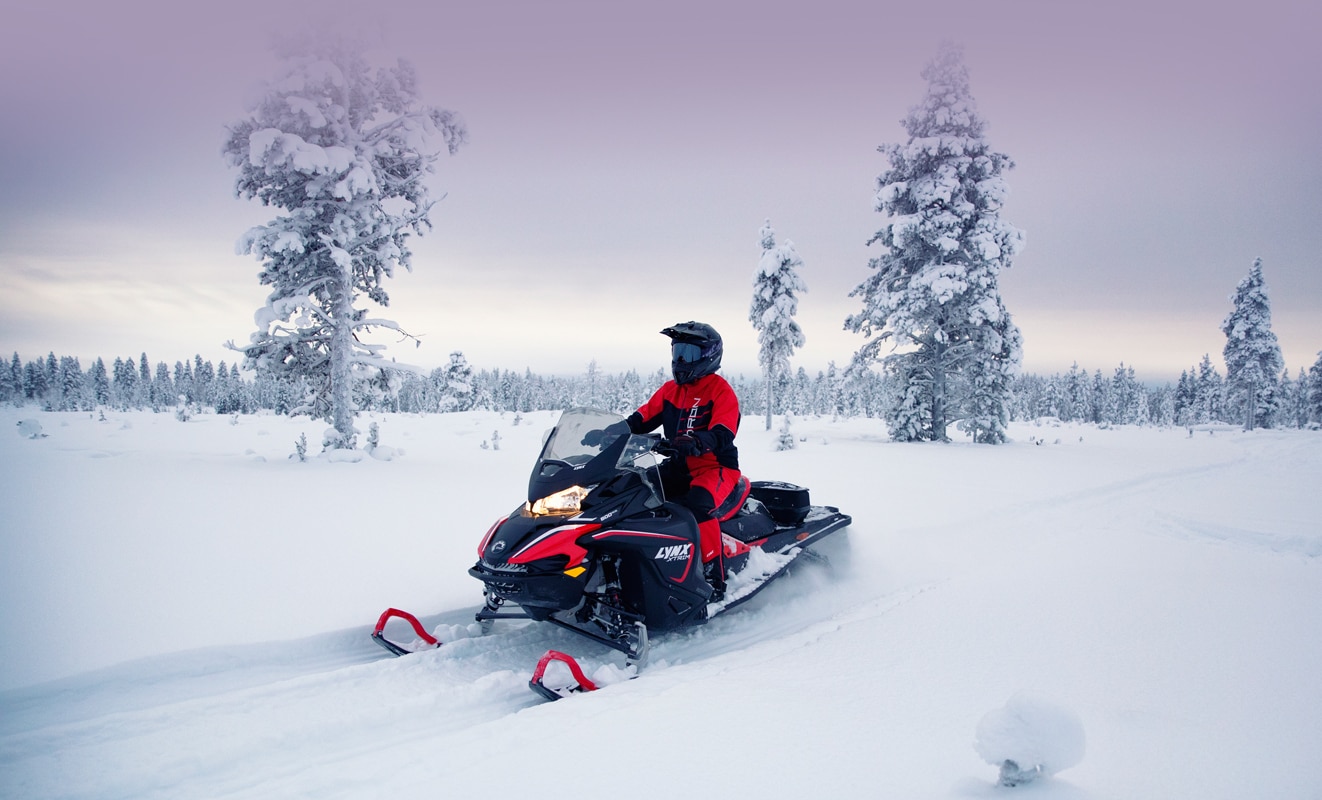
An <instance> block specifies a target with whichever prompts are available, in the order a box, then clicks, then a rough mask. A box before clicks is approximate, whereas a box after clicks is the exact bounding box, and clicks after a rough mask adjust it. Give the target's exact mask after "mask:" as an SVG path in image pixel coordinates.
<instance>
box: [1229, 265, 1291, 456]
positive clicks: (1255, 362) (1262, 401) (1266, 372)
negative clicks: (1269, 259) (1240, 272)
mask: <svg viewBox="0 0 1322 800" xmlns="http://www.w3.org/2000/svg"><path fill="white" fill-rule="evenodd" d="M1230 300H1231V302H1232V303H1234V304H1235V308H1234V310H1233V311H1231V312H1230V314H1228V315H1227V316H1226V318H1225V320H1224V321H1223V322H1222V323H1221V332H1222V333H1224V334H1225V335H1226V346H1225V349H1224V350H1223V351H1222V354H1223V355H1224V356H1225V359H1226V383H1227V384H1228V385H1229V386H1230V387H1231V388H1232V389H1233V390H1235V391H1236V392H1237V393H1238V395H1239V398H1240V402H1241V403H1243V413H1244V416H1243V420H1244V429H1245V430H1250V431H1251V430H1253V428H1254V427H1258V426H1266V427H1270V426H1271V422H1272V417H1273V414H1274V412H1275V403H1276V387H1277V381H1278V380H1279V378H1280V375H1281V370H1283V369H1284V368H1285V359H1284V358H1283V357H1282V356H1281V346H1280V345H1279V344H1277V342H1276V334H1275V333H1273V332H1272V312H1271V300H1270V299H1268V297H1267V285H1266V283H1265V282H1264V281H1263V278H1262V259H1260V258H1258V259H1254V261H1253V266H1252V267H1250V268H1249V274H1248V275H1246V276H1245V277H1244V279H1243V280H1241V281H1240V282H1239V285H1238V286H1237V287H1235V293H1234V294H1233V295H1232V296H1231V298H1230Z"/></svg>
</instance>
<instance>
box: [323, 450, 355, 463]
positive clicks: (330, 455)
mask: <svg viewBox="0 0 1322 800" xmlns="http://www.w3.org/2000/svg"><path fill="white" fill-rule="evenodd" d="M321 457H322V458H324V459H326V460H327V461H329V462H331V463H332V464H357V463H358V462H359V461H362V460H363V451H362V450H327V451H326V452H324V453H322V454H321Z"/></svg>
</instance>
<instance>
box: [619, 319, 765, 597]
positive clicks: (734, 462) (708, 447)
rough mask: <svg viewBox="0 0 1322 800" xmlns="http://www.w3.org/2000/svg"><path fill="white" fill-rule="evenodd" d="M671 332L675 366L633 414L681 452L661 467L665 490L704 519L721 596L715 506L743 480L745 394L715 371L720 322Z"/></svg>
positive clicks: (703, 542)
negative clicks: (738, 441)
mask: <svg viewBox="0 0 1322 800" xmlns="http://www.w3.org/2000/svg"><path fill="white" fill-rule="evenodd" d="M661 333H662V334H663V335H665V336H668V337H670V340H671V345H670V369H671V374H672V375H673V376H674V380H670V381H666V382H665V383H664V384H663V385H662V386H661V388H659V389H657V390H656V393H655V394H653V395H652V397H651V399H649V400H648V401H647V402H646V403H644V404H643V405H642V407H641V408H639V409H638V410H637V411H635V412H634V413H633V414H630V415H629V418H628V419H627V420H626V423H627V424H628V426H629V431H630V432H632V433H650V432H651V431H654V430H656V428H657V427H658V426H660V427H661V429H662V431H663V435H664V436H665V438H666V439H668V440H669V441H670V443H671V444H672V445H673V446H674V447H675V450H676V451H677V455H678V457H677V458H671V459H669V460H667V461H666V462H665V464H664V465H663V466H662V468H661V473H662V474H661V479H662V484H663V486H664V487H665V492H666V497H669V498H672V499H673V500H675V502H677V503H679V504H681V505H683V506H685V507H686V508H688V509H689V510H690V511H692V512H693V516H694V517H696V518H697V520H698V546H699V548H700V550H701V552H702V562H703V569H704V572H705V574H706V577H707V582H708V583H710V584H711V585H712V588H713V589H714V590H715V592H716V599H720V597H721V596H722V595H724V593H725V562H724V557H723V547H722V544H721V526H720V522H718V521H717V520H716V518H715V517H714V516H713V514H712V512H713V511H714V510H715V509H716V508H717V507H718V506H720V505H721V503H723V502H724V501H725V499H726V498H727V497H728V496H729V495H730V492H731V491H732V490H733V489H734V488H735V485H736V484H737V483H738V482H739V474H740V473H739V450H738V448H736V447H735V445H734V437H735V434H736V433H738V432H739V399H738V398H737V397H736V396H735V393H734V389H732V388H731V387H730V384H729V383H727V382H726V380H725V378H722V377H721V376H720V375H717V374H716V370H718V369H720V366H721V355H722V352H723V347H722V344H721V335H720V334H719V333H717V332H716V329H715V328H713V327H712V326H710V325H707V324H705V323H702V322H681V323H679V324H676V325H672V326H671V327H669V328H666V329H665V330H663V331H661Z"/></svg>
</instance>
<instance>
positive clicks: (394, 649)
mask: <svg viewBox="0 0 1322 800" xmlns="http://www.w3.org/2000/svg"><path fill="white" fill-rule="evenodd" d="M391 617H399V618H400V619H402V620H404V621H405V622H407V623H408V624H409V625H411V626H413V632H414V633H416V634H418V638H419V639H421V640H422V641H424V642H426V643H427V644H429V645H431V646H432V647H440V646H441V643H440V642H439V641H437V640H436V637H435V636H432V635H431V634H430V633H427V630H426V629H425V628H423V627H422V623H421V622H418V618H417V617H415V616H413V615H412V614H410V613H409V612H407V611H400V610H399V609H398V608H387V609H386V610H385V612H383V613H382V614H381V618H380V619H378V620H377V621H376V628H375V629H374V630H373V631H372V639H373V641H375V642H376V643H377V644H379V645H381V646H382V647H384V648H385V649H387V650H389V651H390V652H391V653H392V654H394V655H397V656H406V655H408V654H409V653H412V652H414V651H413V650H409V649H408V648H406V647H403V646H402V645H398V644H395V643H394V642H392V641H390V640H389V639H387V638H386V637H385V634H384V633H382V631H384V630H385V628H386V623H387V622H389V621H390V618H391Z"/></svg>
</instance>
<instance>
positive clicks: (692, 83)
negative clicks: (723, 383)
mask: <svg viewBox="0 0 1322 800" xmlns="http://www.w3.org/2000/svg"><path fill="white" fill-rule="evenodd" d="M310 27H311V28H316V29H318V30H323V31H329V32H331V33H352V34H354V35H356V36H358V37H360V38H363V39H365V40H366V41H367V42H368V43H369V44H370V45H371V46H372V47H373V48H375V50H376V51H377V52H379V53H382V54H390V55H392V56H394V55H397V56H402V57H405V58H407V59H409V60H411V61H412V62H414V64H415V65H416V66H417V67H418V70H419V73H420V78H421V82H422V92H423V94H424V97H425V99H426V100H427V101H428V102H429V103H432V104H434V105H438V106H442V107H446V108H451V109H454V110H456V111H458V112H460V113H461V114H462V115H463V117H464V119H465V120H466V122H467V124H468V127H469V130H470V134H471V143H470V144H469V145H468V146H467V147H465V148H463V149H461V150H460V152H459V153H458V154H457V155H455V156H453V157H447V158H444V159H442V161H441V162H440V163H439V165H438V170H437V174H436V176H435V178H434V180H433V190H434V194H435V195H436V196H439V195H442V194H444V195H445V199H444V200H443V201H441V202H440V203H439V204H438V205H437V206H436V208H435V210H434V212H433V216H432V220H433V222H434V223H435V231H434V232H433V233H432V234H430V235H429V236H427V237H425V238H423V239H421V240H417V241H415V243H414V252H415V256H414V271H413V272H412V273H411V274H402V275H400V276H398V277H397V278H396V279H395V280H394V281H393V282H392V283H391V284H390V286H389V289H390V291H391V294H392V297H393V299H394V302H393V303H392V305H391V307H390V309H389V311H388V312H386V316H389V317H390V318H393V319H395V320H396V321H398V322H399V323H400V324H401V325H402V326H403V327H404V328H406V329H408V330H409V331H411V332H415V333H418V334H421V335H422V336H423V341H424V345H423V346H422V347H421V348H419V349H414V348H413V347H412V346H411V345H400V346H399V347H398V348H392V350H391V351H390V352H391V353H392V354H394V355H395V356H396V357H397V358H398V359H399V360H401V361H407V362H409V363H414V364H418V365H421V366H428V367H430V366H436V365H439V364H441V363H444V362H445V361H446V360H447V355H448V353H449V352H450V351H452V350H462V351H463V352H464V353H465V354H466V355H467V357H468V359H469V361H470V362H471V363H473V364H474V365H475V366H477V367H501V368H509V369H517V370H522V369H524V368H525V367H530V368H532V369H533V370H534V371H539V372H577V371H580V370H582V369H584V368H585V367H586V365H587V363H588V362H589V361H591V360H593V359H595V360H596V361H597V362H598V364H599V366H601V367H602V368H604V369H607V370H609V371H617V370H622V369H628V368H638V369H640V370H646V371H650V370H654V369H656V368H657V367H659V366H662V365H663V364H664V363H665V362H666V358H667V353H666V349H665V344H666V342H665V340H664V339H663V338H662V337H660V336H659V335H658V334H657V331H659V330H660V329H661V328H662V327H664V326H665V325H668V324H671V323H674V322H677V321H681V320H687V319H699V320H705V321H708V322H711V323H712V324H714V325H715V326H716V327H717V328H718V329H720V330H721V331H722V333H723V334H724V335H725V338H726V340H727V360H726V364H727V371H734V372H746V373H748V374H750V375H751V374H753V373H755V372H756V341H755V337H754V333H753V331H752V329H751V327H750V326H749V325H748V322H747V308H748V302H749V299H750V291H751V287H750V279H751V275H752V272H753V268H754V267H755V265H756V263H757V259H758V256H759V254H760V246H759V240H758V229H759V228H760V226H761V224H762V222H763V220H764V219H767V218H769V219H770V220H771V221H772V224H773V226H774V227H775V229H776V232H777V234H778V237H779V238H780V239H781V240H785V239H789V240H791V241H793V242H794V244H795V246H796V247H797V248H798V250H799V252H800V254H801V255H802V257H803V259H804V261H805V269H804V278H805V280H806V282H807V283H808V286H809V292H808V294H807V295H805V296H804V297H803V298H802V301H801V303H800V311H799V316H798V319H799V322H800V324H801V325H802V326H803V327H804V329H805V332H806V334H807V337H808V344H807V346H806V347H804V348H803V349H802V350H801V351H800V352H799V354H798V355H797V356H796V359H795V361H796V363H797V364H799V365H802V366H805V367H806V368H808V369H809V370H810V371H816V370H818V369H824V368H825V367H826V365H827V364H828V362H830V361H835V362H836V363H837V364H844V363H845V362H847V361H848V360H849V358H850V356H851V355H852V353H853V352H854V351H855V350H856V349H857V348H858V346H859V345H860V344H861V343H862V342H861V339H860V337H858V336H856V335H854V334H849V333H846V332H844V331H843V330H842V326H843V321H844V318H845V317H846V316H847V315H848V314H851V313H854V312H856V311H858V310H859V303H858V301H857V300H856V299H851V298H849V297H848V293H849V291H850V290H851V289H852V288H853V287H854V286H856V285H858V284H859V283H860V282H861V281H862V280H863V279H864V278H865V277H866V276H867V272H868V268H867V263H868V259H869V258H870V257H872V256H873V255H875V252H874V251H873V250H872V249H870V248H868V247H867V246H866V242H867V240H868V238H870V236H871V235H872V234H873V233H874V232H875V231H876V229H877V228H878V227H880V225H881V224H882V221H883V218H882V216H881V215H880V214H878V213H877V212H876V211H874V210H873V205H872V202H873V201H872V197H873V193H874V190H875V186H874V182H875V179H876V176H877V175H878V174H879V173H881V172H882V171H883V170H884V169H885V168H886V163H885V160H884V158H883V157H882V156H881V154H880V153H878V152H877V146H878V145H881V144H883V143H888V142H895V141H903V140H904V136H905V134H904V131H903V129H902V128H901V126H900V120H901V119H902V118H903V117H904V116H905V115H906V113H907V112H908V110H909V108H910V107H911V106H913V105H915V104H917V103H918V102H919V101H920V100H921V98H922V95H923V91H924V88H925V85H924V82H923V81H922V78H921V77H920V75H919V72H920V70H921V69H922V67H923V65H924V64H925V63H926V62H927V61H928V60H929V59H930V58H931V57H932V56H933V55H934V54H935V53H936V50H937V47H938V44H939V43H940V42H941V41H942V40H944V39H950V40H953V41H955V42H957V43H960V44H962V45H963V47H964V49H965V56H966V62H967V64H968V67H969V70H970V74H971V79H972V89H973V94H974V97H975V98H976V100H977V103H978V108H979V111H980V112H981V114H982V116H983V117H984V118H985V119H986V120H987V122H988V123H989V129H988V138H989V140H990V142H991V144H992V146H993V147H995V148H996V149H997V150H1000V151H1002V152H1004V153H1007V154H1008V155H1010V156H1011V157H1012V158H1013V159H1014V160H1015V161H1016V162H1017V167H1016V168H1015V169H1014V170H1013V171H1011V172H1010V173H1009V174H1008V176H1007V180H1008V183H1009V186H1010V191H1011V197H1010V200H1009V203H1008V205H1007V207H1006V209H1005V211H1004V216H1005V218H1006V219H1008V220H1009V221H1010V222H1011V223H1012V224H1014V225H1016V226H1017V227H1019V228H1021V229H1023V230H1024V231H1025V233H1026V235H1027V247H1026V249H1025V250H1024V252H1023V253H1022V254H1021V255H1020V256H1019V257H1018V258H1017V259H1016V261H1015V263H1014V266H1013V268H1012V269H1010V270H1009V271H1007V272H1006V273H1004V274H1003V276H1002V280H1001V290H1002V294H1003V296H1004V299H1005V303H1006V306H1007V307H1008V308H1009V310H1010V311H1011V313H1012V314H1013V315H1014V317H1015V320H1016V322H1018V324H1019V325H1020V327H1021V328H1022V329H1023V332H1024V338H1025V368H1026V369H1027V370H1029V371H1032V372H1038V373H1050V372H1054V371H1057V370H1064V369H1067V368H1068V367H1069V365H1070V363H1071V362H1074V361H1077V362H1078V363H1079V364H1080V365H1081V366H1083V367H1085V368H1087V369H1090V370H1092V369H1101V370H1102V371H1103V372H1105V373H1107V374H1109V373H1110V371H1111V370H1113V369H1114V367H1115V366H1116V365H1117V364H1119V363H1120V362H1124V363H1126V364H1130V365H1133V366H1135V367H1136V368H1137V370H1138V372H1139V376H1140V378H1146V379H1150V380H1166V379H1170V378H1174V377H1176V376H1178V374H1179V371H1180V370H1181V369H1184V368H1187V367H1191V366H1193V365H1194V364H1195V363H1196V362H1197V361H1198V360H1200V359H1201V357H1202V355H1203V354H1204V353H1211V354H1212V356H1213V358H1214V361H1215V362H1216V363H1218V365H1219V364H1220V351H1221V347H1222V345H1223V344H1224V337H1223V336H1222V334H1221V333H1220V330H1219V328H1218V326H1219V323H1220V321H1221V320H1222V319H1223V318H1224V316H1225V315H1226V314H1227V313H1228V312H1229V310H1230V304H1229V301H1228V297H1229V295H1230V294H1231V292H1232V291H1233V290H1234V287H1235V284H1236V283H1237V282H1238V281H1239V280H1240V279H1241V278H1242V277H1243V276H1244V275H1245V274H1246V273H1247V272H1248V270H1249V267H1250V265H1251V264H1252V262H1253V259H1254V258H1257V257H1261V258H1262V259H1263V262H1264V271H1265V275H1266V279H1267V282H1268V286H1269V288H1270V291H1271V295H1272V300H1273V313H1274V328H1275V331H1276V333H1277V335H1278V336H1279V337H1280V339H1281V342H1282V346H1283V349H1284V352H1285V357H1286V362H1287V364H1288V366H1289V367H1290V369H1291V371H1292V374H1293V373H1294V372H1296V371H1297V370H1298V369H1299V368H1300V367H1306V366H1308V365H1310V364H1312V363H1313V361H1314V360H1315V359H1316V357H1317V353H1318V351H1319V350H1322V155H1319V152H1318V149H1317V148H1318V144H1319V142H1322V80H1319V78H1320V77H1322V48H1319V47H1318V46H1317V43H1316V41H1315V39H1316V36H1317V34H1318V32H1319V31H1322V4H1318V3H1316V2H1313V1H1312V0H1259V1H1256V2H1233V3H1232V2H1225V0H1203V1H1202V2H1192V1H1191V0H1181V1H1180V2H1171V1H1170V0H1155V2H1130V0H1121V1H1120V2H1097V3H1092V4H1084V3H1063V2H1050V1H1048V0H973V1H972V2H934V3H927V2H906V3H891V2H870V3H863V2H857V0H850V1H849V2H838V1H837V0H819V1H817V2H793V3H786V2H779V1H778V0H762V2H751V1H749V0H739V1H737V2H721V0H708V1H707V2H694V1H693V0H671V1H669V2H660V3H649V4H643V3H629V2H621V0H602V1H601V2H596V1H595V0H568V1H567V2H557V3H549V2H527V1H526V0H521V1H520V2H509V1H508V0H491V2H476V0H473V1H472V2H468V3H464V4H457V3H452V2H448V1H447V0H386V2H380V3H370V4H368V3H354V2H347V1H346V0H322V1H321V2H316V3H303V2H290V1H289V0H265V1H264V2H256V1H255V0H231V1H230V2H227V3H225V4H223V5H216V4H206V5H204V4H193V3H178V2H168V3H167V2H160V1H158V0H127V2H123V3H116V4H109V3H92V2H89V1H88V0H50V1H49V2H46V3H42V4H38V3H22V4H18V3H8V4H6V5H5V6H4V7H3V10H2V11H0V114H3V125H0V350H2V351H4V352H9V351H15V350H16V351H18V352H19V354H20V356H21V357H23V358H25V359H27V358H33V357H37V356H41V355H43V354H45V353H46V352H47V351H51V350H54V351H55V352H56V353H57V354H69V355H77V356H79V357H80V358H83V359H84V363H85V364H86V360H88V359H90V358H93V357H95V356H98V355H100V356H104V357H106V358H107V359H110V358H113V357H114V356H136V355H137V354H138V353H140V352H143V351H144V350H145V351H146V352H147V353H148V356H149V358H150V359H151V360H152V361H153V362H155V361H160V360H164V361H169V362H171V363H172V362H173V361H174V360H176V359H181V358H186V357H189V356H191V355H192V354H194V353H201V354H202V355H203V357H204V358H208V359H212V360H215V361H219V360H222V359H223V360H228V361H232V360H233V355H234V354H233V353H231V352H229V351H226V350H225V349H223V343H224V342H225V341H227V340H231V339H233V340H236V341H244V340H246V338H247V336H248V334H249V333H251V332H252V327H253V323H252V315H253V312H254V311H255V310H256V309H257V308H258V307H259V306H260V305H261V304H262V302H263V301H264V298H265V295H266V292H265V290H264V288H263V287H261V286H260V285H258V283H257V280H256V274H257V270H258V265H257V263H256V262H255V261H253V260H252V259H251V258H250V257H247V256H243V257H240V256H236V255H235V254H234V242H235V240H237V239H238V237H239V236H240V235H241V234H242V233H243V232H244V231H245V230H246V229H247V228H248V227H250V226H252V225H254V224H258V223H261V222H265V221H266V220H267V219H268V218H269V217H270V214H271V212H270V210H268V209H264V208H262V207H261V206H260V205H258V204H256V203H255V202H245V201H240V200H237V199H235V198H234V196H233V180H234V175H233V174H232V173H231V172H230V171H229V170H228V169H227V168H226V166H225V165H224V162H223V160H222V159H221V156H220V146H221V143H222V141H223V139H224V136H225V127H226V125H228V124H231V123H233V122H236V121H238V120H239V119H240V118H242V117H243V116H244V114H245V101H246V99H247V98H248V97H249V96H250V95H251V93H252V91H253V87H254V86H255V85H256V84H257V83H258V82H259V81H261V80H262V79H264V78H268V77H274V76H275V74H276V71H277V65H276V63H275V61H274V59H273V56H272V55H271V51H270V42H271V37H272V35H273V34H276V33H288V32H292V31H297V30H300V29H304V28H310ZM1222 368H1223V367H1222Z"/></svg>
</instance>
